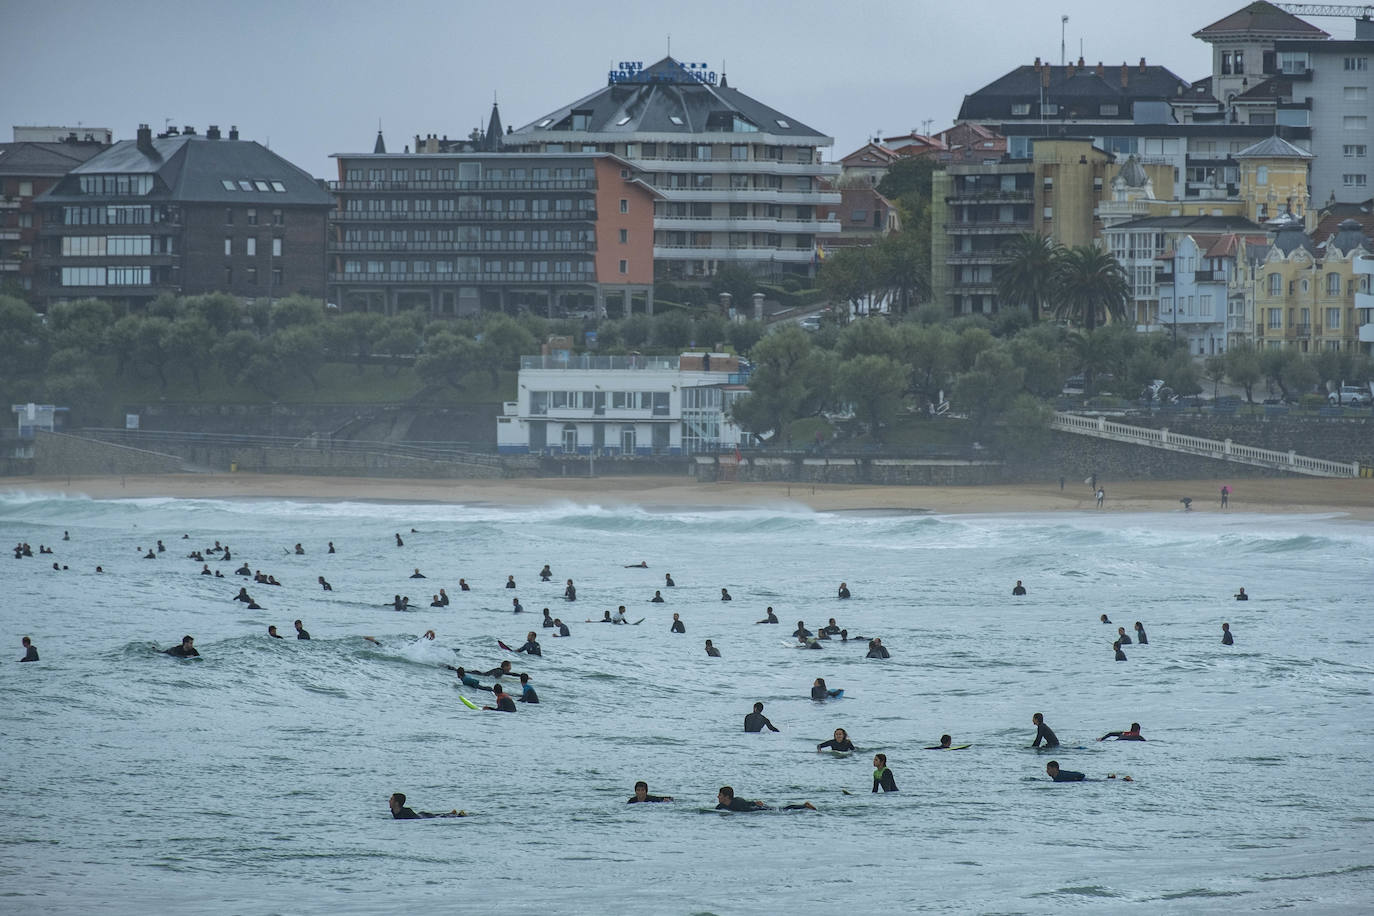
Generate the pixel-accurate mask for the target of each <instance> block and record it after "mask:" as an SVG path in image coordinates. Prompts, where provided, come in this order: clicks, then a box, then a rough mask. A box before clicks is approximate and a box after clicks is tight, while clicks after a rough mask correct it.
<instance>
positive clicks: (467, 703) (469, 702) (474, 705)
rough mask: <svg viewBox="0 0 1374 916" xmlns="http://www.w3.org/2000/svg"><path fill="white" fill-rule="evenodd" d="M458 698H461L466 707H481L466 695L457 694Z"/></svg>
mask: <svg viewBox="0 0 1374 916" xmlns="http://www.w3.org/2000/svg"><path fill="white" fill-rule="evenodd" d="M458 699H460V700H462V701H463V705H464V706H466V707H467V708H468V709H480V708H481V707H479V706H478V705H477V704H476V703H474V702H472V701H471V700H469V699H468V698H467V697H465V696H463V695H462V694H461V693H460V694H458Z"/></svg>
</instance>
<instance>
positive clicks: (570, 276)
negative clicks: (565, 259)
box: [329, 271, 596, 287]
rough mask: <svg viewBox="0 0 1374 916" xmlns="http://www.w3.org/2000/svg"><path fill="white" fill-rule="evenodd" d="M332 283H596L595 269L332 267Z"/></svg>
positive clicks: (465, 284) (440, 284)
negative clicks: (457, 270)
mask: <svg viewBox="0 0 1374 916" xmlns="http://www.w3.org/2000/svg"><path fill="white" fill-rule="evenodd" d="M329 282H330V283H342V284H347V285H350V286H359V287H362V286H370V285H372V284H375V283H415V284H419V285H422V286H452V285H455V284H461V285H464V286H482V285H485V284H491V283H540V284H549V283H555V284H558V283H595V282H596V274H595V273H538V274H535V273H495V272H481V273H462V274H459V273H447V274H441V273H437V272H435V273H422V274H413V273H383V274H378V273H346V272H345V273H338V272H336V271H331V272H330V274H329Z"/></svg>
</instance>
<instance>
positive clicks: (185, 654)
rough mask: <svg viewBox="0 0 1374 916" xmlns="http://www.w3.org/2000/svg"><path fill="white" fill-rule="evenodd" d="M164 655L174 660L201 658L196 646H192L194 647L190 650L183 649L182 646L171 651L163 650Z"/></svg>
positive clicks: (173, 647) (174, 647)
mask: <svg viewBox="0 0 1374 916" xmlns="http://www.w3.org/2000/svg"><path fill="white" fill-rule="evenodd" d="M162 654H163V655H170V656H172V658H199V657H200V653H199V652H197V651H196V649H195V646H192V647H191V648H189V649H186V648H183V647H181V646H172V648H170V649H163V650H162Z"/></svg>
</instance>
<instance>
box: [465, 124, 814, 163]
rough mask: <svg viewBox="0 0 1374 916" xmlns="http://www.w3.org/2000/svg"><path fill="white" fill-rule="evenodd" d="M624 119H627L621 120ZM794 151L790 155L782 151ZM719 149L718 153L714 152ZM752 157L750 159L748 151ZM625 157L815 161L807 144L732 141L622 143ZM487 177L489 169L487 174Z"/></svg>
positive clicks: (610, 147)
mask: <svg viewBox="0 0 1374 916" xmlns="http://www.w3.org/2000/svg"><path fill="white" fill-rule="evenodd" d="M627 122H628V118H627V119H626V121H625V122H622V125H623V124H624V123H627ZM789 149H792V150H795V151H794V152H793V153H791V155H790V157H789V155H788V153H787V152H785V151H786V150H789ZM544 152H546V153H596V152H603V153H617V152H622V151H619V150H617V149H616V145H615V144H614V143H601V144H597V143H581V144H578V143H566V144H565V143H548V144H545V146H544ZM717 152H719V153H720V155H716V153H717ZM751 152H752V154H753V159H752V160H751V159H750V153H751ZM623 155H624V156H625V158H626V159H695V160H697V161H701V162H707V161H711V160H715V159H721V160H724V159H729V160H732V161H735V162H749V161H753V162H785V161H791V162H797V163H801V164H802V165H810V164H811V163H813V162H815V161H816V151H815V149H814V148H812V147H809V146H801V147H784V146H774V145H771V144H769V145H759V146H753V147H751V146H749V145H746V144H739V143H732V144H730V145H729V149H728V152H727V150H726V147H725V145H724V144H722V145H721V146H720V148H719V149H718V150H717V149H716V148H714V147H713V146H712V145H711V144H708V143H626V144H625V148H624V150H623ZM488 176H490V172H489V173H488Z"/></svg>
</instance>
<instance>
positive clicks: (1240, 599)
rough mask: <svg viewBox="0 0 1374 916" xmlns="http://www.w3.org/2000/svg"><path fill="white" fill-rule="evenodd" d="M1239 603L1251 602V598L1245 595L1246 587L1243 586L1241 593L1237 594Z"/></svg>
mask: <svg viewBox="0 0 1374 916" xmlns="http://www.w3.org/2000/svg"><path fill="white" fill-rule="evenodd" d="M1236 600H1237V601H1249V600H1250V596H1249V595H1247V594H1245V586H1243V585H1242V586H1241V588H1240V591H1238V592H1236Z"/></svg>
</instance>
